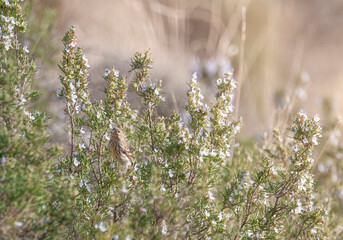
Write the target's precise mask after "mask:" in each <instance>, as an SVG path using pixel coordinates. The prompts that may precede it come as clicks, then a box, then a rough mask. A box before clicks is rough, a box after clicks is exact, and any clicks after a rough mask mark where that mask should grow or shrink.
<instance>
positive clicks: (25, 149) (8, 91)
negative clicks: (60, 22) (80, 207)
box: [0, 0, 72, 239]
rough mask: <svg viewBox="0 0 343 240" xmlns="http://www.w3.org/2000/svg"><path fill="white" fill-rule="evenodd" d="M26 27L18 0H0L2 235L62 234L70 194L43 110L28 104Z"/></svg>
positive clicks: (31, 72) (38, 236) (31, 71)
mask: <svg viewBox="0 0 343 240" xmlns="http://www.w3.org/2000/svg"><path fill="white" fill-rule="evenodd" d="M25 30H26V23H25V21H24V18H23V15H22V10H21V7H20V5H19V4H18V1H17V0H0V158H1V160H0V239H43V238H56V237H58V236H60V237H61V236H63V235H64V234H63V232H64V231H65V229H66V228H65V227H64V226H65V225H66V224H68V222H69V221H71V219H72V216H71V211H70V210H69V208H70V206H71V205H70V204H69V202H70V201H71V200H70V195H69V192H70V191H69V188H68V187H66V185H65V184H64V183H63V182H64V177H63V176H62V175H61V174H60V173H59V170H58V169H56V167H55V165H54V162H55V161H56V160H57V158H58V154H59V149H58V148H57V147H56V146H53V145H51V144H49V135H48V134H47V132H46V123H47V118H46V116H45V113H42V112H38V111H34V110H31V109H30V108H29V106H30V103H31V100H32V98H35V97H37V96H38V93H37V92H36V91H33V90H32V89H31V83H32V78H33V75H34V73H35V71H36V67H35V65H34V63H33V61H32V59H30V57H29V56H30V53H29V49H28V47H27V46H24V45H23V44H22V43H21V42H20V41H19V40H18V34H20V33H22V32H24V31H25Z"/></svg>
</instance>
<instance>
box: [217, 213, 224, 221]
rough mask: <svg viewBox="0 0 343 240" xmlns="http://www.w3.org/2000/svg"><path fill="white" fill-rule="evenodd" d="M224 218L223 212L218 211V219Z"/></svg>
mask: <svg viewBox="0 0 343 240" xmlns="http://www.w3.org/2000/svg"><path fill="white" fill-rule="evenodd" d="M222 219H223V212H219V213H218V220H219V221H221V220H222Z"/></svg>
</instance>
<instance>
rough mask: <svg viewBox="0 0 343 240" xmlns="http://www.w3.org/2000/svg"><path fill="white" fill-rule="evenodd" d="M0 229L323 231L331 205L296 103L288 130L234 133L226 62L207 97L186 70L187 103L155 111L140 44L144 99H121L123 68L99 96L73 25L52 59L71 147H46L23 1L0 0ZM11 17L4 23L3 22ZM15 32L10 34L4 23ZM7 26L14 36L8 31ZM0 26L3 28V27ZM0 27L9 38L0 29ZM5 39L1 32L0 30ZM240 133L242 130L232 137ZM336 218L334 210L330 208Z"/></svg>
mask: <svg viewBox="0 0 343 240" xmlns="http://www.w3.org/2000/svg"><path fill="white" fill-rule="evenodd" d="M1 4H2V5H1V9H2V15H3V16H2V17H1V21H3V22H5V23H6V24H7V25H6V24H4V27H2V29H1V31H2V35H1V36H2V37H3V38H4V40H3V41H1V43H0V44H1V45H0V50H1V75H0V81H1V92H0V104H1V106H2V109H1V119H0V120H1V121H0V123H1V125H0V138H1V141H0V151H1V163H0V171H1V186H0V187H1V191H0V200H1V201H0V222H1V225H0V233H1V235H2V236H5V237H7V238H42V239H43V238H47V237H49V238H54V237H55V238H69V239H93V238H100V239H102V238H105V239H111V238H112V239H131V238H132V239H161V238H165V239H171V238H173V239H179V238H181V239H201V238H206V239H314V238H316V239H323V238H326V237H327V236H328V233H329V231H330V229H331V226H333V225H329V224H328V221H329V220H330V219H329V216H330V217H331V218H332V219H334V218H335V217H334V216H333V215H332V214H329V211H330V208H329V207H330V206H329V205H328V204H327V202H326V201H324V200H323V198H322V197H321V196H320V193H321V191H317V192H316V190H315V180H314V176H313V173H312V168H313V166H314V165H313V164H314V158H313V150H314V147H315V146H316V145H318V142H319V138H320V137H321V131H322V126H321V124H320V123H319V117H318V116H315V117H313V118H309V117H308V116H307V115H306V113H305V112H303V111H300V112H299V114H298V117H297V118H296V119H295V120H294V122H293V125H292V126H291V127H289V128H288V129H287V130H286V131H284V130H278V129H275V130H274V131H273V134H272V135H266V136H265V138H264V142H263V144H262V145H260V144H259V143H253V144H242V145H240V144H233V140H234V139H235V136H236V134H237V133H238V132H239V131H240V127H241V122H242V120H241V119H238V120H236V119H233V118H232V113H233V111H234V107H233V104H232V103H233V100H234V89H235V88H236V86H237V82H236V81H235V80H234V78H233V74H232V73H231V72H230V73H228V74H225V75H224V76H223V77H222V78H220V79H218V80H217V83H216V88H217V94H216V98H215V101H214V103H212V104H209V105H208V104H207V103H206V102H207V101H206V99H205V98H204V96H203V94H202V92H201V89H200V88H199V84H198V81H197V75H196V74H194V75H193V76H192V78H191V81H190V83H189V90H188V91H187V103H186V106H185V113H184V114H182V116H181V115H180V113H177V112H175V111H173V112H172V113H171V114H170V117H166V116H162V115H160V114H159V113H158V111H157V107H158V106H159V104H160V103H161V102H164V101H165V99H164V97H163V95H162V92H163V91H162V81H153V80H152V79H151V76H150V71H151V69H152V63H153V62H152V60H151V59H150V57H149V52H145V53H136V54H135V55H134V57H133V58H132V61H131V74H132V76H133V80H132V83H131V85H130V87H131V88H132V90H133V91H134V92H135V93H136V94H137V95H138V96H139V97H140V99H141V109H140V110H139V111H138V110H134V109H132V108H131V106H130V104H129V103H128V102H127V101H126V92H127V90H128V88H129V87H128V85H127V83H126V80H127V78H126V76H125V75H121V74H120V73H119V71H118V70H117V69H115V68H111V69H106V71H105V73H104V76H103V78H104V80H105V81H106V83H107V85H106V88H105V89H104V93H105V96H106V97H105V98H104V99H102V100H92V99H90V97H89V89H88V80H87V78H88V69H89V67H90V66H89V63H88V59H87V57H86V56H85V55H84V53H83V52H82V49H81V48H80V47H78V46H77V38H76V35H75V28H74V27H72V28H71V29H70V30H69V31H68V32H67V33H66V35H65V37H64V38H63V44H64V50H63V58H62V61H61V64H60V66H59V67H60V70H61V75H60V77H59V79H60V82H61V88H59V89H58V90H57V95H58V96H59V97H61V98H62V99H63V101H64V103H65V114H66V115H67V117H68V132H69V133H70V134H69V137H70V138H69V139H68V141H69V143H70V147H69V149H68V153H67V154H66V155H65V156H63V155H62V154H61V153H60V152H59V151H58V149H56V147H55V146H49V145H48V144H47V142H48V135H47V134H46V132H45V126H46V117H45V115H44V113H38V112H35V111H31V110H29V108H28V106H27V104H28V102H29V101H30V99H31V98H32V97H34V96H36V95H37V94H36V93H35V92H32V91H31V90H30V84H31V80H32V76H33V73H34V70H35V68H34V65H33V63H32V61H31V60H30V59H29V55H28V51H27V48H25V47H22V45H21V44H20V42H19V41H18V40H17V37H16V34H17V31H22V30H24V25H25V24H24V23H23V22H21V21H22V17H21V14H20V7H19V5H18V4H17V2H15V1H11V3H9V1H6V0H2V1H1ZM8 25H12V27H9V26H8ZM13 28H14V29H15V31H13V32H12V33H11V31H10V29H12V30H13ZM11 34H12V35H11ZM4 36H5V37H4ZM6 36H8V37H6ZM8 38H9V39H10V40H8ZM114 127H118V128H120V129H122V130H123V132H124V133H125V135H126V138H127V140H128V143H129V146H130V148H131V153H132V155H133V156H134V158H135V163H134V164H133V165H132V166H130V167H129V168H128V169H127V171H125V172H123V171H120V167H121V166H120V162H118V161H115V159H114V158H113V157H112V156H111V154H110V152H109V149H108V143H109V141H110V139H111V135H110V131H111V129H112V128H114ZM236 142H239V141H236ZM337 219H339V218H337Z"/></svg>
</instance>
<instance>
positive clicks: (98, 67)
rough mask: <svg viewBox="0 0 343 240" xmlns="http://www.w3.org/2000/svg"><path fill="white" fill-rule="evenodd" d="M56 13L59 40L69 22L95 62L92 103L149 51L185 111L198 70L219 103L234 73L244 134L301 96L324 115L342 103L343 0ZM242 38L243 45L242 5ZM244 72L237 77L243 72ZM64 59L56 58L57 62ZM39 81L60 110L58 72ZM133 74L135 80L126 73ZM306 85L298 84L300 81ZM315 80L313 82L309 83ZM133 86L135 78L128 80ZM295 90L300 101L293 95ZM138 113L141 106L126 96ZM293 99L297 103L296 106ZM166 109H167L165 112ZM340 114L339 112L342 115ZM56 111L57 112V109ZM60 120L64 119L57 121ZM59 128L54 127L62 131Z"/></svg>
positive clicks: (83, 4) (148, 4)
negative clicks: (110, 74)
mask: <svg viewBox="0 0 343 240" xmlns="http://www.w3.org/2000/svg"><path fill="white" fill-rule="evenodd" d="M37 2H38V3H40V4H42V5H44V6H45V7H51V8H53V9H56V10H57V22H56V25H55V28H54V29H53V39H54V41H56V43H57V44H59V49H62V48H63V47H62V44H61V41H60V40H61V39H62V38H63V36H64V33H65V32H66V31H67V30H68V28H69V27H70V26H71V25H75V26H76V28H77V35H78V44H79V45H80V46H82V47H83V48H84V53H85V54H86V55H87V56H88V58H89V63H90V65H91V70H90V78H89V80H90V86H91V89H92V96H93V97H101V96H102V95H101V90H102V89H103V87H104V81H103V80H102V74H103V73H104V71H105V68H109V67H111V66H115V67H116V68H117V69H119V70H120V72H121V73H124V74H128V70H129V63H130V58H131V57H132V56H133V54H134V52H136V51H145V50H147V49H150V51H151V54H152V58H153V59H154V61H155V63H154V70H153V78H155V79H162V80H163V81H164V83H165V85H164V92H165V94H166V95H167V96H168V97H167V101H168V102H167V103H166V104H165V105H163V106H162V108H161V109H160V110H161V111H162V112H163V110H164V109H165V108H166V107H168V106H171V107H173V108H177V109H178V110H179V111H182V106H183V103H184V102H185V97H186V90H187V82H188V81H189V79H190V76H191V73H192V72H193V71H197V72H199V74H200V76H201V79H202V85H203V87H204V91H205V92H206V94H205V96H208V97H209V99H211V98H212V97H213V96H214V91H213V90H214V85H215V80H216V79H217V78H218V77H220V76H221V74H222V73H223V72H224V71H227V70H228V69H229V67H230V65H231V66H232V67H233V68H234V69H235V76H236V79H238V80H240V81H241V84H242V90H241V95H240V107H239V114H238V115H239V116H243V132H244V133H246V134H248V135H250V134H256V133H257V134H259V133H260V132H261V131H265V130H268V129H269V130H270V129H271V126H272V123H273V121H274V119H273V114H274V113H275V111H276V109H277V108H278V107H279V105H283V104H284V103H287V95H289V96H290V97H294V96H295V95H297V96H298V97H299V98H300V99H301V102H300V104H299V105H301V106H303V108H304V109H305V110H307V111H308V112H310V113H311V114H314V113H317V112H318V113H320V112H321V102H322V100H323V98H327V97H330V98H335V99H337V102H338V103H339V102H340V101H341V99H340V97H341V92H342V90H343V85H342V83H343V81H342V77H343V61H342V53H343V29H342V27H341V26H342V24H343V1H339V0H330V1H326V0H287V1H282V0H255V1H253V0H251V1H248V0H245V1H244V0H232V1H228V0H213V1H210V0H188V1H179V0H159V1H158V0H125V1H119V0H101V1H94V0H59V1H57V0H50V1H49V0H41V1H37ZM243 7H246V40H245V42H244V45H242V41H241V37H242V31H241V29H242V8H243ZM242 46H244V56H243V66H244V67H243V68H242V69H241V70H242V75H241V77H240V76H239V67H240V66H242V59H240V56H241V54H242V53H243V48H242ZM59 57H60V56H59V55H58V56H56V59H57V60H58V59H59ZM49 74H50V75H49V77H48V79H47V81H45V83H43V84H42V86H43V87H44V88H47V89H48V91H49V92H50V93H51V96H50V99H49V104H50V105H49V106H50V107H49V109H51V110H52V112H56V111H57V110H58V109H62V108H63V106H62V105H61V100H57V98H56V97H55V96H54V92H55V91H56V89H57V87H58V86H59V82H58V77H57V76H58V74H59V72H58V68H57V67H54V68H51V70H49ZM128 75H129V76H130V74H128ZM301 76H302V79H303V81H304V82H303V83H300V85H299V79H301ZM308 77H309V79H310V83H306V79H307V78H308ZM129 79H130V78H129ZM292 89H294V91H295V95H291V92H292V91H293V90H292ZM129 99H130V102H132V103H133V104H134V106H135V104H136V105H137V102H138V100H139V99H137V98H136V97H134V96H131V95H130V98H129ZM290 101H292V99H290ZM167 110H168V111H169V109H167ZM338 110H339V106H338V108H337V111H338ZM59 111H60V110H59ZM60 119H62V120H63V116H60ZM57 128H58V127H57Z"/></svg>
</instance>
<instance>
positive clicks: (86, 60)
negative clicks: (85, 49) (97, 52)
mask: <svg viewBox="0 0 343 240" xmlns="http://www.w3.org/2000/svg"><path fill="white" fill-rule="evenodd" d="M82 59H83V61H85V64H86V67H87V68H89V67H90V65H89V63H88V58H87V56H86V55H85V54H83V56H82Z"/></svg>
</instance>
